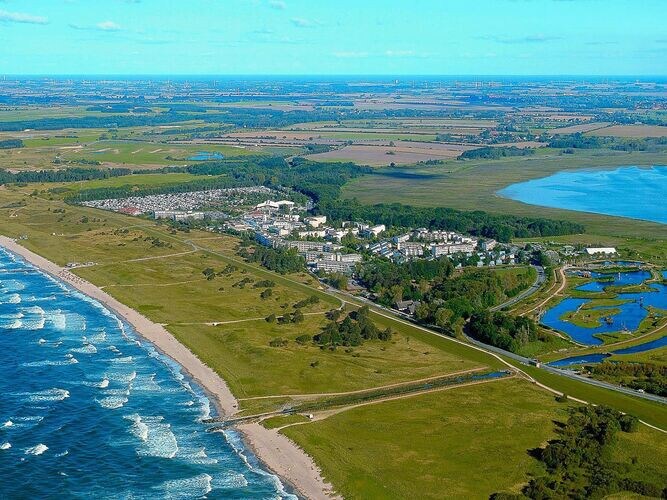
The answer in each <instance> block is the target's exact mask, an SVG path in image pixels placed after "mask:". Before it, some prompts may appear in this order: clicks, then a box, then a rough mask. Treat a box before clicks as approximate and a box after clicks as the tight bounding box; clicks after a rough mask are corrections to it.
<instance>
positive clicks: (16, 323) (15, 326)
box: [2, 319, 23, 330]
mask: <svg viewBox="0 0 667 500" xmlns="http://www.w3.org/2000/svg"><path fill="white" fill-rule="evenodd" d="M22 326H23V321H21V320H20V319H15V320H14V321H12V322H11V323H7V324H6V325H2V327H3V328H6V329H8V330H18V329H19V328H21V327H22Z"/></svg>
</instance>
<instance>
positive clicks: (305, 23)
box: [290, 17, 322, 28]
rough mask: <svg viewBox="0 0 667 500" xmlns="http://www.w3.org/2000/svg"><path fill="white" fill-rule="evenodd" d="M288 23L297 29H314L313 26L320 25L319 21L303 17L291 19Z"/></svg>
mask: <svg viewBox="0 0 667 500" xmlns="http://www.w3.org/2000/svg"><path fill="white" fill-rule="evenodd" d="M290 21H291V22H292V24H293V25H294V26H296V27H297V28H314V27H315V26H320V25H321V24H322V23H320V22H319V21H314V20H311V19H305V18H303V17H293V18H292V19H290Z"/></svg>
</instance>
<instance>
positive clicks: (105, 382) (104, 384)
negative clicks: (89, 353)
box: [99, 377, 109, 389]
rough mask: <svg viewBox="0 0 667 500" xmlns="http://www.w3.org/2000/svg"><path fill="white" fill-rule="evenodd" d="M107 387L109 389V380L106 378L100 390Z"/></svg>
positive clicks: (101, 383)
mask: <svg viewBox="0 0 667 500" xmlns="http://www.w3.org/2000/svg"><path fill="white" fill-rule="evenodd" d="M107 387H109V379H108V378H106V377H104V378H103V379H102V382H100V385H99V388H100V389H106V388H107Z"/></svg>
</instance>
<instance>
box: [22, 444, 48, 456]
mask: <svg viewBox="0 0 667 500" xmlns="http://www.w3.org/2000/svg"><path fill="white" fill-rule="evenodd" d="M48 449H49V447H48V446H46V445H45V444H42V443H39V444H38V445H36V446H33V447H31V448H28V449H27V450H25V454H26V455H35V456H37V455H41V454H42V453H44V452H45V451H46V450H48Z"/></svg>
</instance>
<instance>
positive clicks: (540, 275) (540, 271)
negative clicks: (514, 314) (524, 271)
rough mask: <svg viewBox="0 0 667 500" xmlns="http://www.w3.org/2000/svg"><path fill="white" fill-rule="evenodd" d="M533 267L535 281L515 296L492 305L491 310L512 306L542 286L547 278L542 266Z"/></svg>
mask: <svg viewBox="0 0 667 500" xmlns="http://www.w3.org/2000/svg"><path fill="white" fill-rule="evenodd" d="M533 269H535V271H537V278H535V282H534V283H533V284H532V285H531V286H530V288H528V289H527V290H524V291H523V292H521V293H520V294H519V295H517V296H516V297H512V298H511V299H510V300H508V301H506V302H503V303H502V304H499V305H497V306H494V307H492V308H491V310H492V311H499V310H501V309H502V308H504V307H509V306H513V305H514V304H516V303H518V302H521V301H522V300H523V299H527V298H528V297H530V296H531V295H533V294H534V293H535V292H537V291H538V290H539V289H540V288H542V285H543V284H544V282H545V281H546V279H547V275H546V274H545V272H544V268H543V267H542V266H533Z"/></svg>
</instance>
